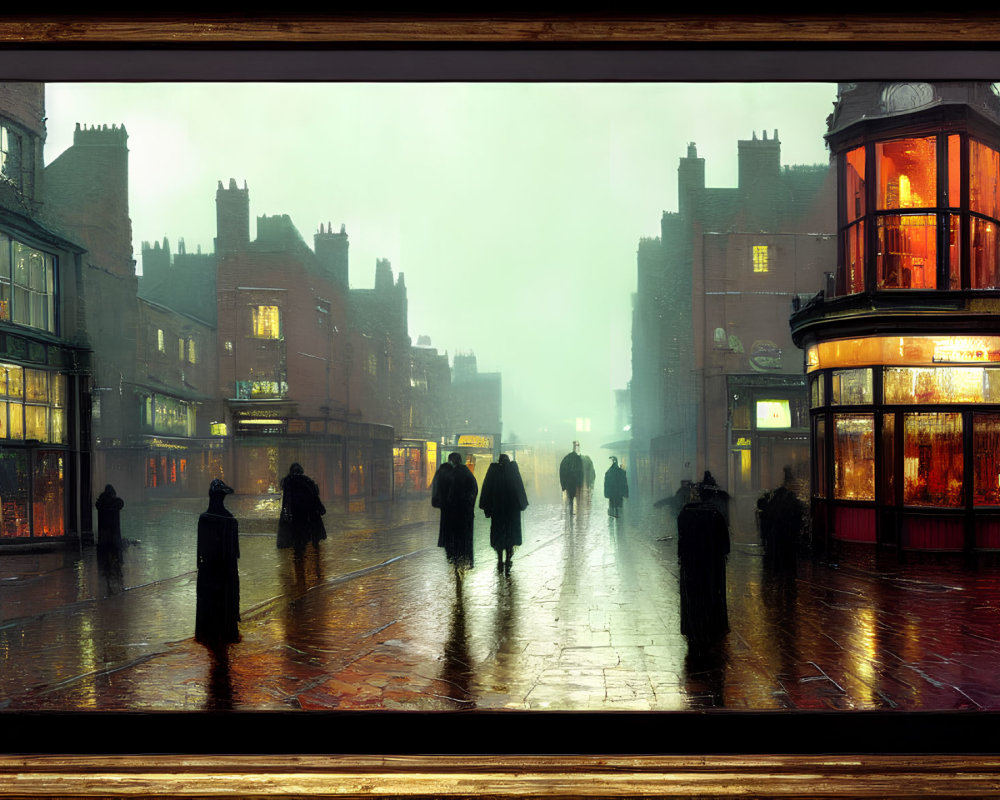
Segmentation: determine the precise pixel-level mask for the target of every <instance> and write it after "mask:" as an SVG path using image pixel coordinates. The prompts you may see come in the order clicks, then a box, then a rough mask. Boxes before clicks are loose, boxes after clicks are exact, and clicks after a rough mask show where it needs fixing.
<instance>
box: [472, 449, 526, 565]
mask: <svg viewBox="0 0 1000 800" xmlns="http://www.w3.org/2000/svg"><path fill="white" fill-rule="evenodd" d="M479 507H480V508H481V509H482V510H483V513H484V514H486V518H487V519H489V521H490V547H492V548H493V549H494V550H496V554H497V572H503V573H505V574H507V575H509V574H510V563H511V559H512V558H513V557H514V548H515V547H517V546H518V545H520V544H521V541H522V538H521V512H522V511H524V509H526V508H527V507H528V495H527V494H526V493H525V491H524V481H523V480H521V470H520V468H519V467H518V466H517V462H516V461H511V460H510V456H508V455H507V454H506V453H503V454H502V455H501V456H500V458H499V460H498V461H497V462H496V463H495V464H490V466H489V468H488V469H487V470H486V477H485V478H483V491H482V493H481V494H480V495H479ZM505 554H506V556H507V561H506V563H505V562H504V555H505Z"/></svg>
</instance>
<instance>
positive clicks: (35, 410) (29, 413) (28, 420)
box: [24, 406, 49, 442]
mask: <svg viewBox="0 0 1000 800" xmlns="http://www.w3.org/2000/svg"><path fill="white" fill-rule="evenodd" d="M24 429H25V437H24V438H25V439H38V441H40V442H47V441H48V440H49V410H48V409H47V408H46V407H45V406H25V407H24Z"/></svg>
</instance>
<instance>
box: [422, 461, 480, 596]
mask: <svg viewBox="0 0 1000 800" xmlns="http://www.w3.org/2000/svg"><path fill="white" fill-rule="evenodd" d="M478 494H479V484H478V483H477V482H476V476H475V475H473V474H472V472H471V471H470V470H469V468H468V467H467V466H465V464H464V463H462V455H461V453H451V454H450V455H449V456H448V460H447V461H445V462H444V463H443V464H442V465H441V466H440V467H438V471H437V472H436V473H435V474H434V479H433V481H431V505H433V506H434V508H440V509H441V522H440V525H439V527H438V547H443V548H444V553H445V556H446V557H447V559H448V563H449V564H451V565H452V566H453V567H454V568H455V579H456V581H458V582H461V580H462V576H463V574H464V572H465V571H466V570H468V569H472V566H473V558H472V529H473V525H474V524H475V515H476V496H477V495H478Z"/></svg>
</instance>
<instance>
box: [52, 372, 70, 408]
mask: <svg viewBox="0 0 1000 800" xmlns="http://www.w3.org/2000/svg"><path fill="white" fill-rule="evenodd" d="M49 391H50V392H51V394H50V397H51V400H52V405H54V406H59V407H63V406H65V405H66V376H65V375H52V376H50V381H49Z"/></svg>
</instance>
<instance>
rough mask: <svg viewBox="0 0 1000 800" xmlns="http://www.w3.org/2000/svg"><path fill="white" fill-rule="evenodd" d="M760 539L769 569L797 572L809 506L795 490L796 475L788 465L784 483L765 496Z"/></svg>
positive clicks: (763, 498) (761, 511) (762, 503)
mask: <svg viewBox="0 0 1000 800" xmlns="http://www.w3.org/2000/svg"><path fill="white" fill-rule="evenodd" d="M759 506H760V538H761V544H763V545H764V564H765V566H767V567H768V568H769V569H773V570H775V571H777V572H783V573H787V574H794V573H795V571H796V566H797V563H796V562H797V558H798V548H799V540H800V539H801V536H802V529H803V524H804V521H805V517H806V506H805V503H803V502H802V501H801V500H800V499H799V497H798V495H797V494H796V493H795V486H794V476H793V475H792V471H791V469H790V468H789V467H785V477H784V481H783V482H782V484H781V486H779V487H778V488H777V489H774V490H772V491H770V492H768V493H767V494H766V495H764V496H763V497H761V502H760V504H759Z"/></svg>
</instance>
